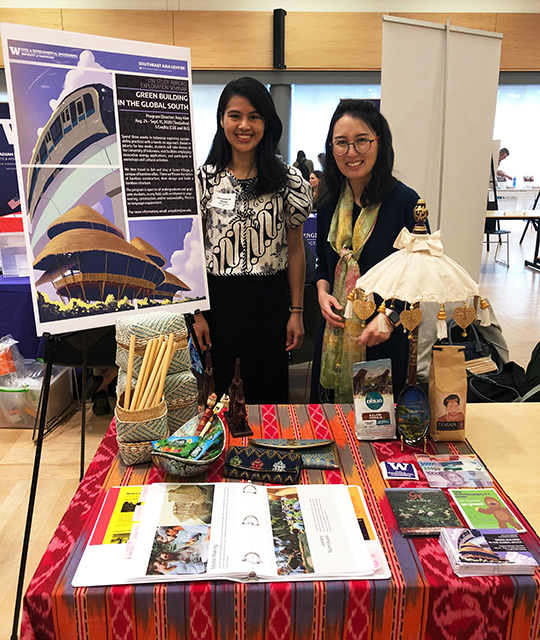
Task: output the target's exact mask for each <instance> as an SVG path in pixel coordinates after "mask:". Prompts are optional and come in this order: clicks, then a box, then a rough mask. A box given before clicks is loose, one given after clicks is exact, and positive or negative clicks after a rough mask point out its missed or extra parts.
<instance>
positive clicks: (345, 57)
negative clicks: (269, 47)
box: [285, 11, 383, 71]
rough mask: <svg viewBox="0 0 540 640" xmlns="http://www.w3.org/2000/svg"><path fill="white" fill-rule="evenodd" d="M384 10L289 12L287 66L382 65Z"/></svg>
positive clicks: (344, 67) (357, 67)
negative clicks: (381, 11)
mask: <svg viewBox="0 0 540 640" xmlns="http://www.w3.org/2000/svg"><path fill="white" fill-rule="evenodd" d="M382 15H383V14H382V13H348V12H343V13H316V12H293V11H291V12H288V13H287V17H286V18H285V64H286V66H287V69H316V70H319V69H329V70H347V71H348V70H374V69H380V68H381V52H382Z"/></svg>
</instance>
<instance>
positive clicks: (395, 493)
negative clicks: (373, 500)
mask: <svg viewBox="0 0 540 640" xmlns="http://www.w3.org/2000/svg"><path fill="white" fill-rule="evenodd" d="M385 493H386V496H387V498H388V500H389V502H390V506H391V507H392V511H393V512H394V516H395V517H396V521H397V524H398V527H399V529H400V531H401V533H402V535H404V536H405V537H410V536H436V535H439V533H440V531H441V529H442V528H443V527H461V526H462V525H461V522H460V521H459V518H458V517H457V516H456V514H455V512H454V510H453V509H452V506H451V505H450V502H449V501H448V498H447V497H446V496H445V494H444V491H443V490H442V489H422V488H419V489H412V488H395V489H385Z"/></svg>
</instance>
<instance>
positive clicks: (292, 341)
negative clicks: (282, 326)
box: [285, 312, 304, 351]
mask: <svg viewBox="0 0 540 640" xmlns="http://www.w3.org/2000/svg"><path fill="white" fill-rule="evenodd" d="M303 341H304V321H303V319H302V314H301V313H296V312H292V313H291V317H290V318H289V321H288V322H287V345H286V348H285V351H292V350H293V349H300V347H301V346H302V342H303Z"/></svg>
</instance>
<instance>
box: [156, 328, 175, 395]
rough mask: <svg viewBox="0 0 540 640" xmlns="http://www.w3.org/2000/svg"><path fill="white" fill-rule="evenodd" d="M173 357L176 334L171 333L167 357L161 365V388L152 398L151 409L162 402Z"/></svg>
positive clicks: (159, 387)
mask: <svg viewBox="0 0 540 640" xmlns="http://www.w3.org/2000/svg"><path fill="white" fill-rule="evenodd" d="M173 355H174V333H169V339H168V340H167V351H166V352H165V357H164V358H163V363H162V365H161V374H160V380H159V386H158V388H157V391H156V394H155V395H154V397H153V398H152V402H151V403H150V406H151V407H153V406H154V405H158V404H159V403H160V402H161V396H162V394H163V387H164V386H165V378H166V377H167V372H168V371H169V366H170V364H171V360H172V358H173Z"/></svg>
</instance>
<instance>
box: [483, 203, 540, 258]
mask: <svg viewBox="0 0 540 640" xmlns="http://www.w3.org/2000/svg"><path fill="white" fill-rule="evenodd" d="M486 218H490V219H491V220H524V221H525V222H529V221H530V222H532V223H533V224H534V228H535V229H536V242H535V245H534V256H533V260H532V262H531V261H529V260H525V266H527V267H531V268H532V269H540V255H539V254H540V209H530V210H526V211H510V210H507V211H487V212H486Z"/></svg>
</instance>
